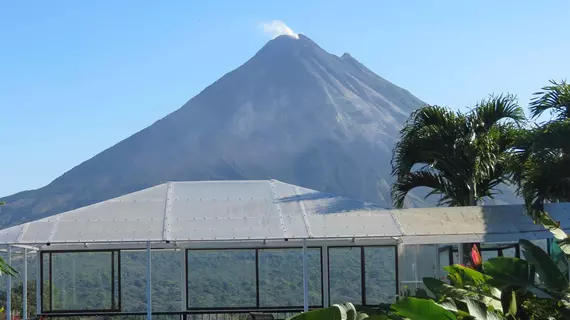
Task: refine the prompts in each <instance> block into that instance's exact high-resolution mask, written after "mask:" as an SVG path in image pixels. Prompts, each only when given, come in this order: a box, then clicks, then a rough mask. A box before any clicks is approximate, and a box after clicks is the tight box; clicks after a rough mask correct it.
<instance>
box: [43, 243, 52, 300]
mask: <svg viewBox="0 0 570 320" xmlns="http://www.w3.org/2000/svg"><path fill="white" fill-rule="evenodd" d="M49 258H50V254H49V253H43V254H42V266H43V267H42V277H43V278H42V279H43V286H42V310H43V311H51V306H50V295H51V283H50V280H49V276H50V266H49V260H50V259H49Z"/></svg>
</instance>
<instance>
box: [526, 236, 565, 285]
mask: <svg viewBox="0 0 570 320" xmlns="http://www.w3.org/2000/svg"><path fill="white" fill-rule="evenodd" d="M519 243H520V245H521V247H522V249H523V254H524V257H525V258H526V260H527V261H528V262H529V263H530V264H532V265H534V267H535V269H536V272H537V273H538V275H539V276H540V280H541V281H542V282H543V283H544V284H545V285H546V287H547V288H548V289H550V290H554V291H556V292H562V291H563V290H566V289H568V286H569V284H568V279H567V278H566V276H565V275H564V274H563V273H562V272H561V271H560V269H558V267H557V266H556V264H555V263H554V261H552V259H550V257H549V256H548V254H547V253H546V252H544V250H542V249H541V248H539V247H538V246H536V245H534V244H533V243H532V242H530V241H528V240H524V239H523V240H520V241H519Z"/></svg>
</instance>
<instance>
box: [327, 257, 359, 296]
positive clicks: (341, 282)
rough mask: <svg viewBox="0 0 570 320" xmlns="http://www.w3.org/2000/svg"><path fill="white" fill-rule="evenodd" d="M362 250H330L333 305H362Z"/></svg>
mask: <svg viewBox="0 0 570 320" xmlns="http://www.w3.org/2000/svg"><path fill="white" fill-rule="evenodd" d="M360 250H361V249H360V248H359V247H351V248H329V277H330V302H331V304H335V303H343V302H352V303H354V304H362V273H361V259H360Z"/></svg>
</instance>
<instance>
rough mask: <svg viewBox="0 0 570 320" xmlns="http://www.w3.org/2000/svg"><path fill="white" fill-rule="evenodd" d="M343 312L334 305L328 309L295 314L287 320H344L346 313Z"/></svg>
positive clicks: (338, 306) (339, 307)
mask: <svg viewBox="0 0 570 320" xmlns="http://www.w3.org/2000/svg"><path fill="white" fill-rule="evenodd" d="M343 312H344V308H343V307H342V306H340V305H336V304H335V305H333V306H332V307H329V308H324V309H316V310H311V311H308V312H303V313H299V314H296V315H294V316H293V317H291V318H289V320H322V319H331V320H345V319H346V313H343Z"/></svg>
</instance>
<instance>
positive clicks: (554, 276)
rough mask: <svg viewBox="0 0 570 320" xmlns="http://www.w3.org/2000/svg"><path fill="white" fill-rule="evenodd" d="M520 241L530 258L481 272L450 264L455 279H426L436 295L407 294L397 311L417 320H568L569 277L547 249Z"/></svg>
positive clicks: (502, 261)
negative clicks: (414, 295)
mask: <svg viewBox="0 0 570 320" xmlns="http://www.w3.org/2000/svg"><path fill="white" fill-rule="evenodd" d="M520 245H521V248H522V250H523V254H524V256H525V258H526V260H523V259H518V258H506V257H500V258H494V259H490V260H489V261H486V262H484V263H482V269H481V271H477V270H475V269H472V268H468V267H463V266H461V265H453V266H448V267H446V270H447V271H448V279H449V283H446V282H444V281H441V280H439V279H435V278H424V279H423V282H424V285H425V286H426V288H427V289H428V290H429V291H430V292H431V293H432V294H433V299H426V298H415V297H411V298H406V299H403V300H400V301H398V302H396V303H395V304H394V305H393V306H392V309H393V310H395V311H396V312H397V313H398V315H400V316H402V317H406V318H408V319H412V320H415V319H510V320H511V319H512V320H518V319H521V320H526V319H528V320H530V319H568V317H569V316H570V304H569V301H570V297H569V295H568V290H569V289H570V287H569V283H568V279H567V278H566V276H565V275H564V274H563V273H562V272H561V271H560V270H559V269H558V268H557V267H556V265H555V263H554V262H553V261H552V260H551V259H550V258H549V257H548V254H547V253H546V252H544V251H543V250H542V249H540V248H539V247H537V246H535V245H534V244H532V243H531V242H529V241H526V240H521V241H520ZM535 274H538V279H536V278H535Z"/></svg>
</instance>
